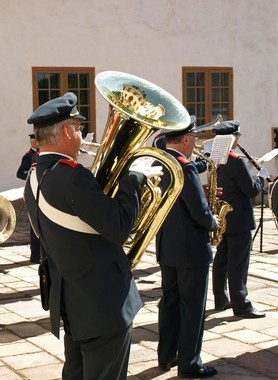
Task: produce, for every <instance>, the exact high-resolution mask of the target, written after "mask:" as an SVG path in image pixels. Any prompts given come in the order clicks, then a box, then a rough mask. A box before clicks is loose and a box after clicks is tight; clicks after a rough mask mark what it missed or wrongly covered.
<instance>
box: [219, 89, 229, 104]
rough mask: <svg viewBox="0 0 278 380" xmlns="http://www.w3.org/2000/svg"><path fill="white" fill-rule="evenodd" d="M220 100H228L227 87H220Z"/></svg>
mask: <svg viewBox="0 0 278 380" xmlns="http://www.w3.org/2000/svg"><path fill="white" fill-rule="evenodd" d="M221 101H222V102H228V101H229V89H228V88H222V91H221Z"/></svg>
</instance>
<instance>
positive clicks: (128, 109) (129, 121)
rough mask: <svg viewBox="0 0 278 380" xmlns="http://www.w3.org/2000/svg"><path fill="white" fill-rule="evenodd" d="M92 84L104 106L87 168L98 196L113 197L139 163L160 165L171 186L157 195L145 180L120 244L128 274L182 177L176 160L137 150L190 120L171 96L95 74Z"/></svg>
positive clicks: (135, 80) (123, 77)
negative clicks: (98, 139) (153, 137)
mask: <svg viewBox="0 0 278 380" xmlns="http://www.w3.org/2000/svg"><path fill="white" fill-rule="evenodd" d="M95 84H96V87H97V89H98V91H99V92H100V94H101V95H102V96H103V97H104V99H106V100H107V101H108V103H109V113H108V119H107V124H106V128H105V131H104V134H103V137H102V141H101V143H100V146H99V148H98V151H97V154H96V157H95V160H94V162H93V165H92V168H91V170H92V172H93V174H94V175H95V177H96V179H97V180H98V182H99V184H100V185H101V187H102V188H103V191H104V193H105V194H107V195H110V196H114V195H115V193H116V191H117V187H118V180H119V179H120V177H121V176H122V175H123V174H124V172H126V171H127V170H128V169H129V167H130V166H131V164H132V162H134V160H135V159H137V158H139V157H145V156H146V157H152V158H153V159H155V160H158V161H161V162H162V163H163V165H164V166H165V167H166V168H167V170H169V172H170V177H171V181H170V184H169V187H168V189H167V191H166V192H164V193H163V194H162V193H161V191H160V188H159V187H158V181H157V179H152V180H148V181H147V185H145V186H144V188H143V190H142V195H141V204H140V211H139V215H138V218H137V221H136V223H135V226H134V228H133V230H132V232H131V235H130V237H129V239H128V240H127V242H125V244H124V249H125V251H126V254H127V257H128V259H129V262H130V265H131V269H133V268H134V267H135V266H136V264H137V263H138V262H139V260H140V258H141V256H142V255H143V253H144V251H145V249H146V248H147V246H148V244H149V242H150V241H151V240H152V239H153V238H154V236H155V235H156V233H157V232H158V230H159V228H160V226H161V225H162V223H163V221H164V219H165V218H166V216H167V214H168V212H169V211H170V209H171V207H172V205H173V204H174V202H175V200H176V199H177V197H178V195H179V193H180V191H181V189H182V187H183V172H182V169H181V167H180V165H179V163H178V162H177V161H176V159H175V158H174V157H173V156H171V155H170V154H168V153H166V152H163V151H162V150H160V149H156V148H146V147H144V148H143V147H142V145H143V144H144V143H145V142H146V141H147V139H148V138H149V137H150V136H151V135H152V134H153V133H155V132H156V131H157V130H158V129H164V130H180V129H184V128H186V127H187V126H188V125H189V124H190V116H189V114H188V112H187V110H186V109H185V108H184V106H183V105H182V104H181V103H179V102H178V101H177V100H176V99H175V98H174V97H173V96H172V95H170V94H168V93H167V92H166V91H164V90H163V89H161V88H159V87H157V86H156V85H154V84H152V83H150V82H148V81H146V80H143V79H142V78H139V77H136V76H133V75H129V74H125V73H120V72H115V71H108V72H102V73H100V74H98V75H97V76H96V79H95Z"/></svg>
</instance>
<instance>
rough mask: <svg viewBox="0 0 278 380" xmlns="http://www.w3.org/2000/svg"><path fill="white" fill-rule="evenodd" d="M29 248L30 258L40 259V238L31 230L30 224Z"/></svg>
mask: <svg viewBox="0 0 278 380" xmlns="http://www.w3.org/2000/svg"><path fill="white" fill-rule="evenodd" d="M30 249H31V256H30V259H31V260H32V259H33V260H36V261H40V259H41V254H40V240H39V239H38V238H37V236H36V234H35V232H34V231H33V228H32V226H30Z"/></svg>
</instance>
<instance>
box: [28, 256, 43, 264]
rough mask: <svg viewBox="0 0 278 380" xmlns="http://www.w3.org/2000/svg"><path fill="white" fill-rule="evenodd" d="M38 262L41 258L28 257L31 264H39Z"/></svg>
mask: <svg viewBox="0 0 278 380" xmlns="http://www.w3.org/2000/svg"><path fill="white" fill-rule="evenodd" d="M40 262H41V259H35V258H34V257H30V263H31V264H39V263H40Z"/></svg>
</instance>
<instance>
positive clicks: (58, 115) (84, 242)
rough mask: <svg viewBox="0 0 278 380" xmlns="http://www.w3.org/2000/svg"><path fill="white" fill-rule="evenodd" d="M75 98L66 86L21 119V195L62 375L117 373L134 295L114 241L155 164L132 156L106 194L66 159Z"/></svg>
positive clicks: (77, 120)
mask: <svg viewBox="0 0 278 380" xmlns="http://www.w3.org/2000/svg"><path fill="white" fill-rule="evenodd" d="M76 104H77V97H76V96H75V94H73V93H71V92H69V93H66V94H65V95H63V96H61V97H58V98H56V99H53V100H50V101H48V102H47V103H44V104H43V105H41V106H40V107H39V108H38V109H37V110H36V111H35V112H34V113H33V114H32V115H31V117H30V118H29V119H28V123H29V124H34V129H35V134H36V139H37V141H38V144H39V149H40V155H39V157H38V158H37V165H36V167H35V168H33V170H32V171H31V174H30V175H29V177H28V179H27V182H26V187H25V201H26V205H27V209H28V213H29V217H30V219H31V222H32V225H33V226H34V228H35V230H36V232H37V234H39V233H40V240H41V243H42V245H43V247H44V249H45V251H46V253H47V257H48V262H49V270H50V276H51V289H50V318H51V331H52V333H53V334H54V335H55V336H56V337H57V338H59V327H60V317H61V318H62V320H63V325H64V331H65V336H64V346H65V363H64V367H63V371H62V378H63V380H82V379H84V380H85V379H90V380H112V379H113V380H124V379H126V377H127V366H128V358H129V351H130V344H131V332H132V321H133V318H134V316H135V315H136V313H137V312H138V310H139V309H140V307H141V300H140V297H139V293H138V291H137V289H136V285H135V282H134V280H133V277H132V273H131V271H130V264H129V261H128V259H127V257H126V255H125V253H124V251H123V248H122V244H123V242H124V241H125V240H126V239H127V237H128V235H129V234H130V231H131V229H132V227H133V224H134V222H135V220H136V217H137V214H138V209H139V201H140V199H139V198H140V194H141V189H142V186H143V185H144V183H145V182H146V179H147V178H149V177H153V176H155V175H161V174H162V172H161V167H159V166H157V167H149V166H147V165H146V164H144V163H142V162H141V163H139V164H136V163H135V164H134V167H133V169H132V170H129V171H128V172H127V173H126V174H125V175H124V176H123V177H122V178H121V180H120V184H119V191H118V193H117V195H116V196H115V198H110V197H108V196H106V195H105V194H104V193H103V191H102V189H101V187H100V186H99V184H98V183H97V181H96V179H95V178H94V176H93V174H92V173H91V171H90V170H88V169H86V168H84V167H83V166H82V165H81V164H78V163H76V162H75V160H74V159H75V158H76V157H77V154H78V152H79V149H80V145H81V142H82V135H81V125H80V124H81V122H82V121H83V120H85V118H84V117H83V116H81V115H80V114H79V112H78V110H77V107H76ZM37 195H39V200H40V202H39V209H38V215H36V209H37Z"/></svg>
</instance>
